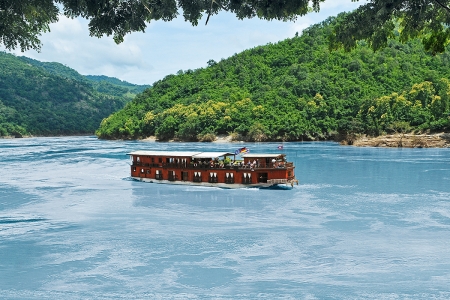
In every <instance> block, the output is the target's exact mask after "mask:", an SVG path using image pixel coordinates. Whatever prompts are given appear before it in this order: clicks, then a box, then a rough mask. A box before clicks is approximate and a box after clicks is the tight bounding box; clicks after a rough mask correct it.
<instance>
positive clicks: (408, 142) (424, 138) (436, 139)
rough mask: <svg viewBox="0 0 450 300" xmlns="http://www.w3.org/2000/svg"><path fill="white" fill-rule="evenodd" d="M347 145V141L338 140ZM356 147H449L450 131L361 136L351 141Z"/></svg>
mask: <svg viewBox="0 0 450 300" xmlns="http://www.w3.org/2000/svg"><path fill="white" fill-rule="evenodd" d="M340 143H341V145H348V144H349V143H348V142H347V141H342V142H340ZM352 145H353V146H356V147H391V148H402V147H403V148H449V147H450V133H436V134H389V135H382V136H377V137H368V136H361V137H358V138H356V140H354V141H353V143H352Z"/></svg>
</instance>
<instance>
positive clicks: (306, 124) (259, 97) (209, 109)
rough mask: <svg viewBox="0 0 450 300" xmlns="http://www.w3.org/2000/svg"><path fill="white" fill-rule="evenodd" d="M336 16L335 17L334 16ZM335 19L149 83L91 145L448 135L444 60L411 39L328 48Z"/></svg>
mask: <svg viewBox="0 0 450 300" xmlns="http://www.w3.org/2000/svg"><path fill="white" fill-rule="evenodd" d="M342 17H343V15H340V16H338V17H337V18H342ZM335 21H336V18H329V19H328V20H326V21H324V22H323V23H321V24H316V25H314V26H311V27H309V28H308V29H306V30H304V31H303V33H302V34H301V35H300V36H295V37H294V38H291V39H287V40H284V41H282V42H279V43H277V44H268V45H265V46H260V47H256V48H253V49H249V50H246V51H244V52H242V53H239V54H236V55H234V56H232V57H230V58H228V59H223V60H221V61H220V62H215V61H212V60H210V61H208V67H206V68H203V69H197V70H187V71H180V72H179V73H178V74H177V75H169V76H167V77H166V78H164V79H162V80H160V81H157V82H155V83H154V85H153V87H152V89H148V90H146V91H144V92H143V93H142V94H140V95H138V96H137V97H136V98H135V99H134V100H133V101H132V102H130V103H128V104H127V105H126V107H125V108H124V109H123V110H121V111H119V112H116V113H114V114H113V115H111V116H109V117H108V118H106V119H104V120H103V121H102V123H101V126H100V128H99V129H98V130H97V132H96V133H97V135H98V136H99V137H100V138H108V139H114V138H129V139H135V138H143V137H146V136H151V135H156V137H157V138H158V139H160V140H167V139H172V138H175V139H179V140H191V141H195V140H211V139H213V138H214V136H215V135H217V134H233V135H236V136H238V138H239V139H245V140H250V141H266V140H302V139H305V140H307V139H328V138H331V137H334V136H336V135H341V136H344V137H345V136H351V135H352V134H357V133H368V134H372V135H378V134H382V133H384V132H394V131H402V132H403V131H410V130H416V131H427V130H431V131H436V130H449V128H450V120H449V94H450V86H449V84H450V81H449V78H450V77H449V75H450V56H449V54H448V51H447V52H446V53H445V54H441V55H436V56H433V55H431V54H429V53H426V52H424V50H423V45H422V44H421V42H419V41H415V40H413V41H410V42H408V43H405V44H401V43H399V42H398V41H395V40H391V41H389V43H388V47H386V48H385V49H383V50H380V51H378V52H375V53H374V52H373V51H372V50H371V49H370V48H369V47H368V45H366V44H365V43H364V42H361V43H360V44H359V45H358V47H357V48H356V49H355V50H354V51H352V52H343V51H340V50H339V51H333V52H330V51H329V50H328V45H329V44H328V41H327V37H328V36H329V35H330V33H331V31H332V28H333V25H334V24H335Z"/></svg>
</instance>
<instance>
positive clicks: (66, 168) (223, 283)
mask: <svg viewBox="0 0 450 300" xmlns="http://www.w3.org/2000/svg"><path fill="white" fill-rule="evenodd" d="M243 146H246V147H248V148H250V151H251V152H270V153H276V152H280V150H278V149H277V146H278V144H277V143H245V144H210V143H154V142H138V141H129V142H123V141H100V140H97V139H96V138H95V137H58V138H27V139H10V140H0V295H1V296H0V298H2V299H361V298H363V299H431V298H433V299H448V298H450V149H381V148H355V147H344V146H339V145H338V144H336V143H331V142H324V143H322V142H318V143H306V142H304V143H300V142H299V143H284V149H283V150H281V151H283V152H284V153H286V154H287V158H288V161H293V162H294V164H295V165H296V176H297V178H298V179H299V181H300V184H299V185H298V186H295V187H294V189H292V190H264V189H237V190H227V189H218V188H207V187H192V186H177V185H160V184H154V183H141V182H136V181H133V180H130V178H129V158H128V157H127V155H126V153H128V152H130V151H134V150H150V149H152V150H179V151H191V150H192V151H197V150H199V151H230V152H231V151H234V150H236V149H237V148H239V147H243Z"/></svg>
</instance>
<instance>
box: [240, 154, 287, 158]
mask: <svg viewBox="0 0 450 300" xmlns="http://www.w3.org/2000/svg"><path fill="white" fill-rule="evenodd" d="M284 155H285V154H281V153H278V154H274V153H247V154H243V155H241V157H247V158H252V157H255V158H258V157H280V156H284Z"/></svg>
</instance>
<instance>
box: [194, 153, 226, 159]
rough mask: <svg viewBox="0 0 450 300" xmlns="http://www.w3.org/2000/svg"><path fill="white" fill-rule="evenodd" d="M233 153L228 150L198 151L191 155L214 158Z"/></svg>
mask: <svg viewBox="0 0 450 300" xmlns="http://www.w3.org/2000/svg"><path fill="white" fill-rule="evenodd" d="M230 155H234V153H230V152H200V153H198V154H195V155H192V157H193V158H216V157H221V156H230Z"/></svg>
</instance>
